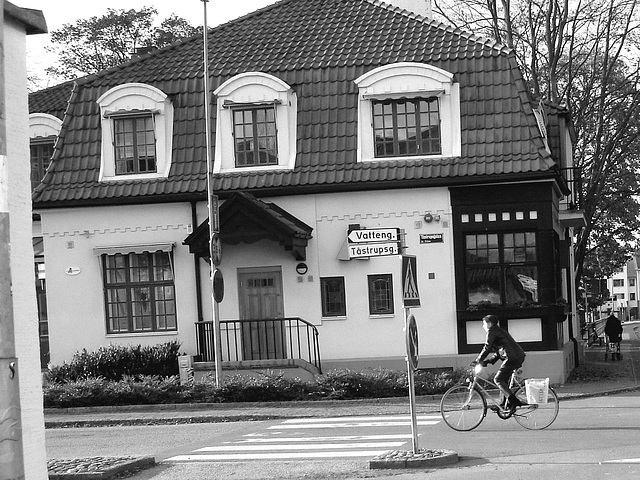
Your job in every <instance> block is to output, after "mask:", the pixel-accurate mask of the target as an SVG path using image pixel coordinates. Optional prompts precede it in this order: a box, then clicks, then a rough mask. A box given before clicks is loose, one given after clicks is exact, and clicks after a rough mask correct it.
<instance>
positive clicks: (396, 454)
mask: <svg viewBox="0 0 640 480" xmlns="http://www.w3.org/2000/svg"><path fill="white" fill-rule="evenodd" d="M454 463H458V454H457V453H456V452H454V451H453V450H431V449H425V448H420V449H418V451H417V452H415V453H414V452H413V450H391V451H389V452H385V453H381V454H380V455H377V456H375V457H374V458H372V459H371V460H370V461H369V468H370V469H384V468H389V469H399V468H426V467H440V466H445V465H453V464H454Z"/></svg>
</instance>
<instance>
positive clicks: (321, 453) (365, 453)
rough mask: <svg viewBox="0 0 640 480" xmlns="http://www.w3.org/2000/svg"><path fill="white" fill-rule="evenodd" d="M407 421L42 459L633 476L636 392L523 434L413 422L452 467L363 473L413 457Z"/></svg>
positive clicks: (229, 434) (201, 474)
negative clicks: (449, 456)
mask: <svg viewBox="0 0 640 480" xmlns="http://www.w3.org/2000/svg"><path fill="white" fill-rule="evenodd" d="M408 420H409V418H408V416H404V418H398V416H397V415H393V416H390V418H380V417H379V416H378V417H368V416H363V417H360V418H359V417H343V418H339V419H317V420H316V421H314V420H313V419H305V420H304V421H297V420H296V419H289V420H273V421H260V422H236V423H217V424H197V425H162V426H139V427H131V426H128V427H102V428H77V429H52V430H47V432H46V436H47V453H48V456H49V458H73V457H78V456H87V457H88V456H100V455H101V456H105V455H123V454H127V455H136V456H137V455H140V456H142V455H151V456H154V457H155V458H156V460H157V461H158V462H159V464H158V465H157V466H156V467H154V468H152V469H149V470H144V471H141V472H138V473H137V474H136V475H135V476H134V477H132V478H133V479H135V480H176V479H189V480H192V479H198V480H210V479H211V480H213V479H229V478H232V479H247V480H249V479H251V480H256V479H294V478H295V479H298V478H305V479H315V478H318V479H319V478H342V479H355V478H394V479H404V478H406V479H421V478H429V480H431V479H435V480H438V479H459V478H460V479H461V478H469V477H471V478H474V479H484V478H487V479H488V478H492V479H493V478H495V477H496V476H498V477H501V478H509V479H510V480H515V479H538V478H553V477H555V478H569V477H570V476H573V477H575V476H579V477H580V478H581V480H588V479H596V478H597V479H602V478H607V477H608V478H616V479H631V478H633V479H637V478H640V448H639V447H638V446H639V445H640V393H638V392H635V393H628V394H620V395H611V396H606V397H596V398H587V399H581V400H571V401H564V402H562V403H561V405H560V414H559V416H558V419H557V420H556V422H555V423H554V424H553V425H552V426H551V427H549V428H548V429H547V430H543V431H528V430H525V429H523V428H522V427H520V426H519V425H518V424H517V423H516V422H515V421H513V420H507V421H502V420H500V419H498V418H497V417H496V416H495V415H493V414H489V415H488V417H487V419H486V420H485V422H484V423H483V424H482V425H481V426H480V427H478V429H476V430H474V431H472V432H464V433H463V432H455V431H453V430H451V429H449V428H448V427H447V426H446V424H444V423H443V422H442V421H440V420H439V419H438V418H437V415H436V416H432V415H427V414H425V415H424V416H421V417H419V422H420V424H419V427H418V432H419V434H420V436H419V439H418V444H419V447H420V448H428V449H449V450H454V451H456V452H457V453H458V455H459V457H460V461H459V463H457V464H456V465H455V466H452V467H447V468H444V467H441V468H437V469H420V470H370V469H369V460H370V459H371V458H373V456H374V454H375V452H377V451H380V450H385V449H387V450H389V449H391V450H403V449H404V450H410V449H411V427H410V426H409V425H408Z"/></svg>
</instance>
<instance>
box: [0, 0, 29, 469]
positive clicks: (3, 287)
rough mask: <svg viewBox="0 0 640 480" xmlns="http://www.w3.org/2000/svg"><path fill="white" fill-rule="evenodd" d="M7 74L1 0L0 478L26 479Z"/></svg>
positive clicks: (1, 3)
mask: <svg viewBox="0 0 640 480" xmlns="http://www.w3.org/2000/svg"><path fill="white" fill-rule="evenodd" d="M4 78H5V77H4V0H0V480H21V479H24V455H23V449H22V426H21V418H22V417H21V416H22V414H21V412H20V386H19V383H18V374H19V370H18V359H17V358H16V345H15V330H14V317H13V296H12V293H11V279H12V277H11V255H10V253H11V237H10V232H11V230H10V221H9V220H10V209H9V198H10V193H9V188H10V187H9V186H10V185H11V182H10V180H9V162H8V159H7V135H6V111H5V90H4Z"/></svg>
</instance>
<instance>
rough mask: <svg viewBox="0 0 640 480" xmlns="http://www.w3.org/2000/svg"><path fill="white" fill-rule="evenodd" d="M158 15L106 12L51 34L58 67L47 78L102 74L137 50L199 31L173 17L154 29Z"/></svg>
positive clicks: (148, 11) (148, 10) (144, 10)
mask: <svg viewBox="0 0 640 480" xmlns="http://www.w3.org/2000/svg"><path fill="white" fill-rule="evenodd" d="M157 14H158V12H157V10H156V9H155V8H151V7H143V8H142V9H141V10H134V9H131V10H124V9H120V10H114V9H112V8H109V9H107V13H106V14H105V15H103V16H101V17H91V18H88V19H80V20H78V21H77V22H76V23H75V24H65V25H63V26H62V28H60V29H59V30H54V31H53V32H51V42H52V43H54V44H58V45H59V47H57V48H54V49H53V50H54V51H57V54H58V65H56V66H53V67H49V68H47V69H46V71H47V74H49V75H52V76H56V77H60V78H62V79H65V80H70V79H73V78H77V77H79V76H84V75H89V74H92V73H96V72H99V71H101V70H105V69H107V68H110V67H114V66H116V65H120V64H121V63H124V62H126V61H128V60H130V59H131V56H132V55H134V54H136V53H138V51H139V50H140V49H142V50H143V51H149V50H152V49H155V48H162V47H164V46H167V45H169V44H170V43H173V42H174V41H176V40H179V39H181V38H185V37H190V36H192V35H195V34H197V33H198V32H199V29H197V28H195V27H193V26H191V24H190V23H189V22H188V21H187V20H185V19H183V18H181V17H177V16H176V15H171V16H170V17H169V18H167V19H165V20H164V21H163V22H162V23H161V24H160V26H159V27H157V28H154V27H153V20H154V18H155V16H156V15H157Z"/></svg>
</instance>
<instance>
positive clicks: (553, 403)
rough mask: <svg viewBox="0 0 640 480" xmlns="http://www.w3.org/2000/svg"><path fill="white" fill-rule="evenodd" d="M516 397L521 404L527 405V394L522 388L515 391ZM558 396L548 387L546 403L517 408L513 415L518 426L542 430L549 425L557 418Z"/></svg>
mask: <svg viewBox="0 0 640 480" xmlns="http://www.w3.org/2000/svg"><path fill="white" fill-rule="evenodd" d="M515 395H516V397H517V398H518V400H520V401H521V402H523V403H527V393H526V391H525V388H524V386H522V387H520V388H519V389H518V390H517V391H516V394H515ZM559 408H560V404H559V403H558V396H557V395H556V392H554V391H553V389H552V388H551V387H549V396H548V400H547V403H533V404H529V405H525V406H522V407H518V408H517V409H516V411H515V412H514V414H513V418H515V419H516V422H518V423H519V424H520V425H522V426H523V427H524V428H527V429H529V430H542V429H543V428H547V427H548V426H549V425H551V424H552V423H553V422H554V421H555V419H556V417H557V416H558V409H559Z"/></svg>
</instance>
